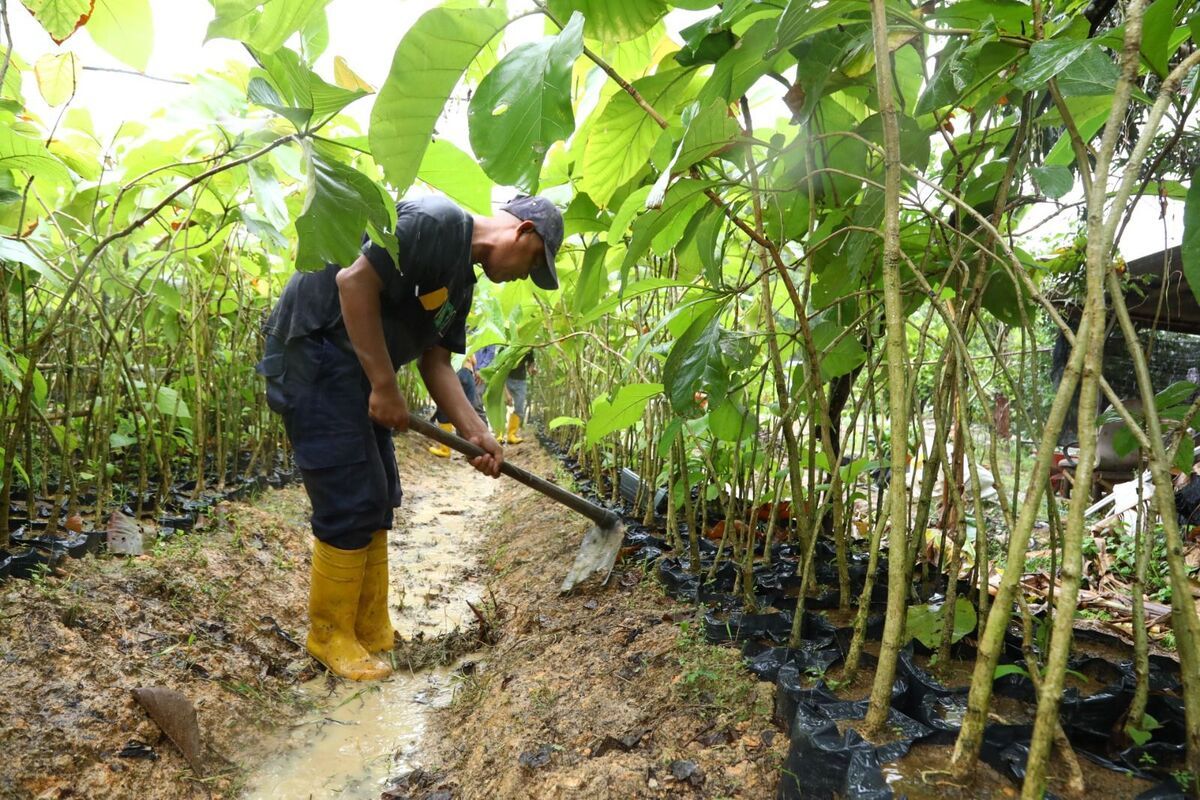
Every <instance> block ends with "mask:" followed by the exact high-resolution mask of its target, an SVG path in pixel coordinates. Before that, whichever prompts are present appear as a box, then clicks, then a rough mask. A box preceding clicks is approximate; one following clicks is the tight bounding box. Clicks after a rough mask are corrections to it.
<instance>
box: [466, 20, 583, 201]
mask: <svg viewBox="0 0 1200 800" xmlns="http://www.w3.org/2000/svg"><path fill="white" fill-rule="evenodd" d="M582 52H583V17H582V16H581V15H580V14H578V13H576V14H573V15H572V16H571V20H570V22H568V23H567V26H566V27H565V28H563V29H562V31H561V32H560V33H559V34H558V35H557V36H551V37H547V38H545V39H543V40H541V41H540V42H529V43H527V44H523V45H519V46H518V47H515V48H513V50H512V52H510V53H509V54H508V55H506V56H505V57H504V58H503V59H502V60H501V61H500V63H499V64H497V65H496V66H495V68H494V69H493V70H492V71H491V72H489V73H488V74H487V76H486V77H485V78H484V79H483V81H482V82H480V84H479V89H478V90H477V91H476V92H475V96H474V97H472V98H471V105H470V107H469V108H468V109H467V121H468V123H469V125H470V133H471V149H472V150H474V151H475V155H477V156H478V157H479V160H480V163H481V164H482V166H483V169H484V171H485V172H486V173H487V174H488V175H490V176H491V177H492V180H494V181H496V182H497V183H502V184H505V185H508V186H518V187H520V188H522V189H525V190H526V191H528V192H530V193H532V192H536V191H537V187H538V176H539V174H540V173H541V171H542V161H543V160H544V159H545V157H546V152H547V151H548V150H549V149H550V145H552V144H554V143H555V142H557V141H558V140H560V139H566V138H567V137H568V136H570V135H571V132H572V131H574V130H575V117H574V114H573V113H572V111H571V70H572V68H573V67H574V66H575V59H577V58H579V55H580V53H582Z"/></svg>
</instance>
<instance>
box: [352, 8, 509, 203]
mask: <svg viewBox="0 0 1200 800" xmlns="http://www.w3.org/2000/svg"><path fill="white" fill-rule="evenodd" d="M507 24H508V20H507V18H506V17H505V15H504V12H503V11H502V10H500V9H495V8H445V7H442V8H435V9H432V10H430V11H428V12H426V13H425V14H423V15H421V17H420V19H418V20H417V21H416V23H415V24H414V25H413V26H412V27H411V28H409V30H408V33H406V34H404V38H403V39H402V40H400V44H399V45H398V46H397V47H396V52H395V54H394V55H393V56H392V67H391V70H390V71H389V72H388V77H387V80H386V81H385V82H384V84H383V86H382V87H381V88H380V90H379V97H378V98H377V99H376V100H375V107H374V108H373V109H372V110H371V131H370V140H371V154H372V155H373V156H374V157H375V161H376V163H378V164H379V165H380V166H381V167H383V172H384V175H385V176H386V177H387V179H388V182H389V183H391V184H392V186H393V188H395V189H396V191H397V192H398V193H399V194H401V195H403V194H404V192H405V191H407V190H408V187H409V186H410V185H412V182H413V179H414V178H416V177H417V171H418V169H419V168H420V165H421V159H422V157H423V156H424V155H425V148H426V147H428V146H429V142H430V140H431V138H432V135H433V128H434V125H435V124H436V123H437V120H438V117H439V116H441V114H442V109H443V108H444V107H445V105H446V100H447V99H448V98H449V97H450V92H452V91H453V90H454V87H455V85H456V84H457V83H458V81H459V79H460V78H461V77H462V74H463V71H464V70H466V68H467V66H468V65H469V64H470V63H471V61H472V60H473V59H474V58H475V57H476V56H477V55H478V54H479V51H480V50H481V49H483V47H484V45H486V44H487V43H488V42H489V41H490V40H491V39H492V37H494V36H495V35H496V34H497V33H498V32H499V31H501V30H502V29H503V28H504V26H505V25H507Z"/></svg>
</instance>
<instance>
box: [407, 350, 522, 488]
mask: <svg viewBox="0 0 1200 800" xmlns="http://www.w3.org/2000/svg"><path fill="white" fill-rule="evenodd" d="M417 367H418V369H420V371H421V380H423V381H424V382H425V388H426V389H428V390H429V396H430V397H432V398H433V401H434V402H435V403H437V404H438V408H440V409H441V410H442V411H444V412H445V413H446V416H448V417H450V421H451V422H453V423H454V427H455V428H457V429H458V432H459V435H461V436H462V437H463V438H464V439H466V440H468V441H470V442H474V443H475V444H476V445H478V446H479V447H482V448H483V449H484V450H485V451H487V455H486V456H479V457H478V458H474V459H471V466H473V467H475V469H477V470H479V471H480V472H483V473H485V474H487V475H491V476H492V477H496V476H497V475H499V474H500V465H501V464H502V463H504V450H503V449H502V448H501V447H500V443H499V442H497V441H496V439H495V437H493V436H492V433H491V431H489V430H488V428H487V426H486V425H484V424H483V421H482V420H480V419H479V415H478V414H476V413H475V409H474V408H472V407H471V403H470V401H469V400H467V396H466V394H464V393H463V389H462V384H461V383H460V382H459V380H458V375H457V373H455V371H454V367H453V366H451V364H450V351H449V350H447V349H446V348H444V347H431V348H430V349H428V350H426V351H425V352H424V353H422V354H421V358H420V360H419V361H418V362H417Z"/></svg>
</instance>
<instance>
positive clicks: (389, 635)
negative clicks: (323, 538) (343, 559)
mask: <svg viewBox="0 0 1200 800" xmlns="http://www.w3.org/2000/svg"><path fill="white" fill-rule="evenodd" d="M354 635H355V637H357V639H358V643H359V644H361V645H362V646H363V649H365V650H366V651H367V652H368V653H378V652H381V651H384V650H391V649H392V648H393V647H395V646H396V629H395V628H394V627H392V618H391V616H390V615H389V614H388V549H387V531H375V533H373V534H371V543H370V544H369V545H367V563H366V566H365V568H364V569H363V582H362V594H360V595H359V597H358V617H357V618H356V620H355V622H354Z"/></svg>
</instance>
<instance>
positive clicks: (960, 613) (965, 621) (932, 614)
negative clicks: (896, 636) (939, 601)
mask: <svg viewBox="0 0 1200 800" xmlns="http://www.w3.org/2000/svg"><path fill="white" fill-rule="evenodd" d="M944 613H945V612H944V611H943V609H942V607H941V606H940V605H937V606H935V605H920V606H909V607H908V612H907V618H906V620H905V623H904V630H905V631H906V632H907V633H908V635H909V636H911V637H912V638H914V639H916V640H917V641H919V642H920V643H921V644H923V645H925V647H927V648H928V649H930V650H936V649H937V647H938V645H939V644H940V643H941V640H942V628H943V624H944V622H945V617H944V616H943V615H944ZM977 622H978V617H977V614H976V612H975V606H973V605H971V601H970V600H967V599H966V598H965V597H960V598H958V599H957V600H955V601H954V630H952V631H951V632H950V641H951V643H953V642H957V641H958V640H959V639H961V638H963V637H964V636H966V635H967V634H968V633H970V632H971V631H973V630H975V625H976V623H977Z"/></svg>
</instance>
